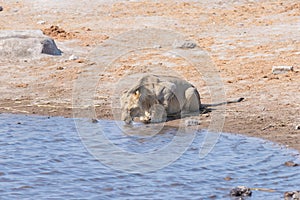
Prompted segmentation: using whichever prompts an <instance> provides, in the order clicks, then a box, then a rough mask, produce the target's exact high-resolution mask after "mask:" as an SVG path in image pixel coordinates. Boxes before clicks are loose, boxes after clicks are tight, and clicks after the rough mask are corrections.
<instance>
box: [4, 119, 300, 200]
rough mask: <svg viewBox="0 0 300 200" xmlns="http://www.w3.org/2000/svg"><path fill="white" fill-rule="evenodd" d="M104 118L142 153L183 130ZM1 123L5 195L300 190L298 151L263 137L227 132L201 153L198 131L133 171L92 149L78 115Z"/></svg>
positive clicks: (221, 195)
mask: <svg viewBox="0 0 300 200" xmlns="http://www.w3.org/2000/svg"><path fill="white" fill-rule="evenodd" d="M87 123H88V122H87ZM99 124H100V125H102V126H105V127H111V128H106V129H105V131H106V132H105V134H106V135H107V136H108V137H109V135H111V137H110V138H109V140H110V141H111V142H112V143H114V144H115V145H118V146H119V147H120V148H122V149H124V151H131V152H135V153H145V152H149V151H151V150H153V149H159V148H161V147H162V146H164V145H167V144H168V143H169V142H170V141H171V139H172V137H174V134H175V132H176V130H175V129H174V128H167V129H165V130H163V131H162V132H161V133H160V134H157V135H155V136H153V137H149V136H145V137H144V138H143V136H139V137H134V136H128V135H126V134H122V132H118V131H117V130H118V129H117V128H116V127H114V124H115V123H113V122H112V121H99V123H98V125H99ZM0 127H1V130H0V135H1V137H0V147H1V148H0V199H231V198H230V197H229V195H228V194H229V191H230V189H231V188H233V187H235V186H238V185H245V186H247V187H251V188H267V189H274V190H275V192H264V191H253V195H252V197H251V198H249V199H263V198H264V199H282V197H283V193H284V192H285V191H291V190H299V185H300V170H299V169H300V168H299V167H287V166H285V165H284V163H285V162H286V161H294V162H299V154H298V152H297V151H294V150H289V149H285V148H282V147H280V146H279V145H276V144H274V143H270V142H267V141H264V140H261V139H256V138H250V137H244V136H240V135H233V134H222V135H221V137H220V138H219V140H218V142H217V144H216V146H215V147H214V148H213V150H212V152H211V153H209V154H208V155H207V156H206V157H205V158H203V159H200V158H199V147H200V145H199V144H201V141H203V138H204V136H205V134H204V132H201V131H198V132H197V133H196V137H195V139H194V141H193V143H192V144H191V145H190V146H189V147H188V148H187V150H186V151H185V152H184V154H183V155H182V156H181V157H180V158H179V159H178V160H176V161H175V162H173V163H171V164H170V165H168V166H166V167H163V168H162V169H158V170H155V171H153V172H148V173H126V172H124V171H120V170H115V169H113V168H111V167H109V165H107V164H105V165H104V164H102V163H101V162H100V161H99V160H97V159H95V157H94V156H93V155H91V154H90V153H89V151H88V150H87V149H86V148H85V146H84V145H83V143H82V142H81V140H80V137H79V135H78V133H77V131H76V128H75V124H74V120H73V119H68V118H62V117H50V118H48V117H38V116H25V115H11V114H0ZM110 131H111V134H110ZM116 132H117V134H116ZM94 142H95V143H97V141H94ZM225 177H230V178H231V180H229V181H228V180H224V178H225Z"/></svg>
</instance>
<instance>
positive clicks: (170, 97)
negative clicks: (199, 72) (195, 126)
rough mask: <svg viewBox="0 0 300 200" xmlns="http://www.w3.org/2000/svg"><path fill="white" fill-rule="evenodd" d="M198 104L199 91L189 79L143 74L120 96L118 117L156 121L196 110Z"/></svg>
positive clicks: (128, 120)
mask: <svg viewBox="0 0 300 200" xmlns="http://www.w3.org/2000/svg"><path fill="white" fill-rule="evenodd" d="M200 106H201V102H200V95H199V93H198V91H197V89H196V88H195V87H194V86H193V85H192V84H190V83H189V82H187V81H185V80H183V79H180V78H178V77H174V76H158V75H146V76H144V77H142V78H141V79H140V80H139V82H138V84H137V85H135V86H134V87H132V88H131V89H130V90H129V91H126V92H124V94H123V96H122V97H121V109H122V117H121V118H122V120H123V121H125V122H126V123H131V122H132V121H133V120H134V118H135V117H139V118H140V120H141V121H143V122H144V123H158V122H163V121H166V119H167V118H170V117H174V118H179V117H181V116H182V115H186V114H189V113H195V112H199V109H200Z"/></svg>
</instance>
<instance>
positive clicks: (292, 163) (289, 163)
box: [284, 161, 299, 167]
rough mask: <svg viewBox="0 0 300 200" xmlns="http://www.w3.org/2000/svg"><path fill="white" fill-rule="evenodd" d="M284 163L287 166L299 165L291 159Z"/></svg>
mask: <svg viewBox="0 0 300 200" xmlns="http://www.w3.org/2000/svg"><path fill="white" fill-rule="evenodd" d="M284 165H285V166H287V167H297V166H299V164H297V163H294V162H293V161H287V162H285V163H284Z"/></svg>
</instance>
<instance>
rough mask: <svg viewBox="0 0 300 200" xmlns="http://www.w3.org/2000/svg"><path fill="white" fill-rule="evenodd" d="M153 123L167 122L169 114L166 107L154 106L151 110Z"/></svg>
mask: <svg viewBox="0 0 300 200" xmlns="http://www.w3.org/2000/svg"><path fill="white" fill-rule="evenodd" d="M150 113H151V123H159V122H165V121H166V120H167V113H166V109H165V108H164V106H162V105H160V104H154V105H153V106H152V107H151V109H150Z"/></svg>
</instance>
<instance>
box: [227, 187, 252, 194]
mask: <svg viewBox="0 0 300 200" xmlns="http://www.w3.org/2000/svg"><path fill="white" fill-rule="evenodd" d="M251 195H252V191H251V189H250V188H247V187H246V186H237V187H235V188H233V189H232V190H231V191H230V196H233V197H248V196H251Z"/></svg>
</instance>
